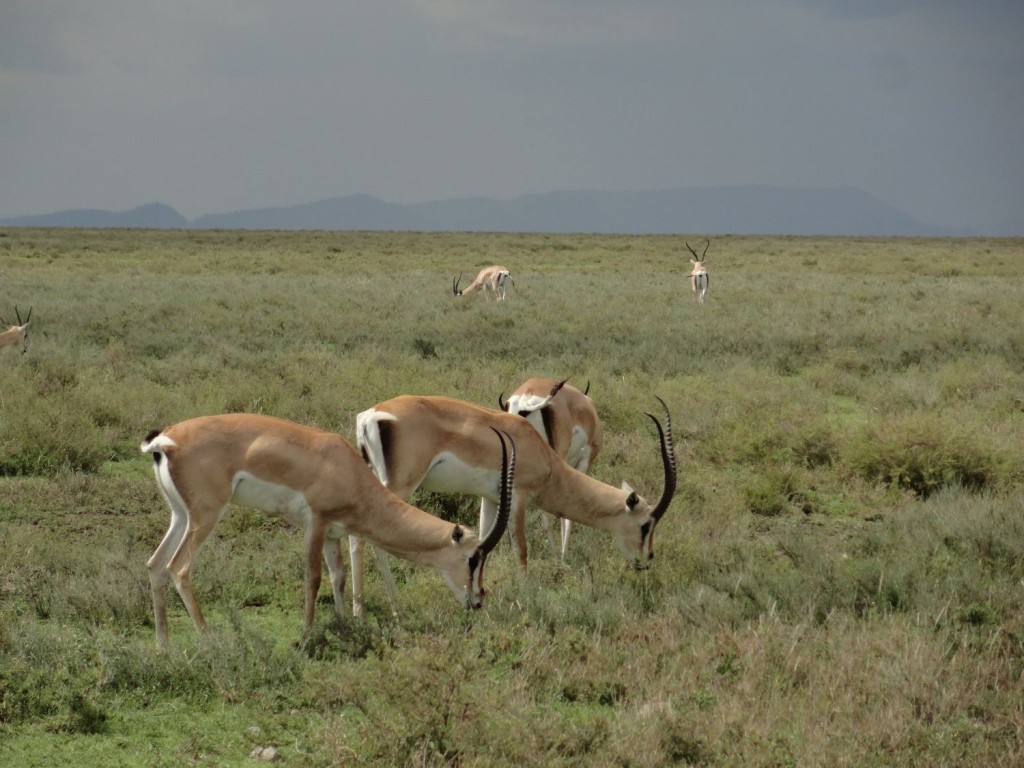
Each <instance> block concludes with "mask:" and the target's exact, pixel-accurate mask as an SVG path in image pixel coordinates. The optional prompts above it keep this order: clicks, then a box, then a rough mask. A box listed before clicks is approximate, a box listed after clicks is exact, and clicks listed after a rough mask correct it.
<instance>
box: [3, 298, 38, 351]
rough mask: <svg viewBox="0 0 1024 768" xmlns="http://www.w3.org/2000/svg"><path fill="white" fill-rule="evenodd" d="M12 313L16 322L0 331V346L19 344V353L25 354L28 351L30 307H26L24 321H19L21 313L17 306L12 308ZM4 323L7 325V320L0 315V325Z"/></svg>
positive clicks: (30, 320) (30, 319)
mask: <svg viewBox="0 0 1024 768" xmlns="http://www.w3.org/2000/svg"><path fill="white" fill-rule="evenodd" d="M14 314H15V315H16V316H17V317H18V324H17V325H12V326H11V327H10V328H8V329H7V330H6V331H4V332H2V333H0V348H3V347H12V346H15V345H17V344H21V354H25V353H26V352H28V324H29V323H30V322H32V307H29V308H28V316H27V317H26V318H25V322H24V323H23V322H21V313H20V312H19V311H18V308H17V307H15V308H14ZM4 325H7V321H5V320H4V319H3V318H2V317H0V326H4Z"/></svg>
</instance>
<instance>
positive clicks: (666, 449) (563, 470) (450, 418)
mask: <svg viewBox="0 0 1024 768" xmlns="http://www.w3.org/2000/svg"><path fill="white" fill-rule="evenodd" d="M658 400H659V402H660V403H661V406H662V408H663V409H664V411H665V426H664V427H662V424H661V422H660V421H658V419H657V418H656V417H655V416H653V415H651V414H649V413H648V414H647V416H648V417H650V419H651V420H652V421H653V422H654V423H655V425H656V427H657V429H658V437H659V441H660V444H661V459H662V464H663V467H664V472H665V486H664V491H663V492H662V495H661V498H660V499H659V500H658V502H657V503H656V504H651V503H650V502H648V501H646V500H645V499H644V498H642V497H641V496H640V495H638V494H637V492H636V491H634V490H633V489H632V488H631V487H630V486H629V484H628V483H625V482H624V483H623V484H622V486H621V487H620V488H616V487H615V486H612V485H606V484H605V483H603V482H601V481H600V480H596V479H594V478H592V477H589V476H588V475H584V474H583V473H582V472H579V471H577V470H575V469H573V468H572V467H570V466H569V465H568V464H567V463H566V462H565V460H564V459H563V458H562V457H561V456H559V455H558V454H557V453H556V452H555V450H554V449H553V448H552V447H551V446H550V445H548V443H547V441H546V440H545V439H544V438H543V437H542V436H541V435H540V433H539V432H538V431H537V430H536V429H535V428H534V427H533V425H532V424H530V423H529V422H527V421H526V420H525V419H524V418H522V417H521V416H518V415H516V414H511V413H503V412H502V411H496V410H492V409H489V408H482V407H481V406H479V405H474V404H473V403H467V402H464V401H462V400H455V399H453V398H450V397H427V396H417V395H402V396H399V397H395V398H392V399H391V400H386V401H384V402H382V403H378V404H377V405H375V406H373V407H372V408H370V409H368V410H365V411H363V412H362V413H360V414H359V415H358V416H356V443H357V445H358V446H359V449H360V450H361V451H362V453H363V458H365V459H366V462H367V463H368V464H369V465H370V466H371V467H373V471H374V473H375V474H376V475H377V477H379V478H380V480H381V482H382V483H384V485H386V486H387V487H388V488H390V489H391V490H392V491H394V493H395V494H397V495H398V496H399V497H401V498H403V499H408V498H410V497H411V496H412V494H413V492H414V491H415V490H416V489H417V488H423V489H424V490H430V491H438V492H442V493H468V494H472V495H474V496H479V497H480V498H481V499H482V501H481V504H480V520H481V524H482V526H483V527H489V526H488V523H489V521H490V520H491V519H492V518H493V516H494V506H495V503H496V500H497V487H498V483H497V480H498V466H499V463H498V455H497V446H495V445H494V444H493V440H489V439H487V436H488V435H490V434H491V431H492V430H495V429H496V430H498V431H500V432H503V433H505V434H507V435H508V436H509V437H510V439H512V440H514V441H515V444H516V456H517V464H516V477H515V484H514V485H513V488H512V512H511V515H510V518H509V530H510V531H511V532H512V534H513V538H514V540H515V543H516V546H517V549H518V554H519V562H520V564H521V565H522V566H523V568H524V569H525V567H526V534H525V530H524V528H525V526H524V518H525V514H526V506H527V504H528V503H531V502H533V503H535V504H536V505H537V506H538V507H540V508H541V509H543V510H544V511H546V512H549V513H550V514H553V515H556V516H560V517H567V518H569V519H570V520H572V521H574V522H577V523H583V524H584V525H589V526H593V527H594V528H600V529H601V530H605V531H608V532H609V533H610V534H611V535H612V536H613V537H614V538H615V540H616V542H617V543H618V545H619V547H620V549H621V550H622V552H623V554H625V556H626V559H627V560H628V561H629V564H630V565H631V566H632V567H633V568H636V569H644V568H647V567H648V565H649V562H650V560H651V559H652V558H653V557H654V529H655V527H656V526H657V524H658V522H659V521H660V520H661V518H662V516H663V515H664V514H665V512H666V510H667V509H668V507H669V504H670V503H671V501H672V497H673V495H674V494H675V488H676V454H675V444H674V442H673V437H672V419H671V416H670V414H669V412H668V406H666V405H665V402H664V401H663V400H661V398H658ZM349 547H350V549H351V556H352V599H353V600H354V601H355V600H356V599H357V598H358V591H357V590H358V585H361V584H362V577H361V575H360V574H361V573H362V568H363V548H362V543H361V542H360V541H358V539H352V538H350V541H349ZM374 550H375V552H376V554H377V560H378V563H379V564H380V569H381V575H382V576H383V577H384V582H385V585H386V587H387V590H388V595H389V597H390V598H391V600H392V605H394V602H395V586H394V579H393V577H392V576H391V571H390V568H389V567H388V564H387V558H386V557H384V556H383V553H382V552H381V550H380V548H379V547H374Z"/></svg>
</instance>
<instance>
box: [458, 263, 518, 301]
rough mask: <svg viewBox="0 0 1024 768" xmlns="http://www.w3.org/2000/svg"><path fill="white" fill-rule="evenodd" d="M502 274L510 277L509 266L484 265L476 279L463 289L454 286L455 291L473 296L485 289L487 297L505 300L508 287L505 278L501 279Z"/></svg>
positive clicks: (460, 294) (461, 294) (459, 294)
mask: <svg viewBox="0 0 1024 768" xmlns="http://www.w3.org/2000/svg"><path fill="white" fill-rule="evenodd" d="M502 275H504V276H505V279H509V277H508V276H509V270H508V267H502V266H500V265H498V264H495V265H494V266H492V267H484V268H483V269H481V270H480V272H479V273H478V274H477V276H476V279H475V280H474V281H473V282H472V283H470V284H469V285H468V286H467V287H466V288H464V289H463V290H461V291H460V290H458V288H457V287H456V288H454V293H455V295H456V296H472V295H473V294H474V293H476V292H477V291H479V290H481V289H483V291H484V293H485V294H486V295H487V298H489V299H490V298H493V299H494V300H495V301H503V300H504V299H505V290H506V289H505V285H504V280H502V279H501V278H502Z"/></svg>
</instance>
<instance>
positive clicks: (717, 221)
mask: <svg viewBox="0 0 1024 768" xmlns="http://www.w3.org/2000/svg"><path fill="white" fill-rule="evenodd" d="M0 226H8V227H122V228H143V229H279V230H280V229H283V230H296V229H321V230H354V229H358V230H395V231H424V232H433V231H442V232H444V231H470V232H474V231H475V232H595V233H623V234H675V233H686V232H699V233H707V234H762V235H865V236H875V235H877V236H886V235H905V236H959V235H972V234H975V233H973V232H970V231H958V230H952V229H948V228H944V227H940V226H936V225H932V224H927V223H924V222H921V221H918V220H916V219H914V218H912V217H911V216H908V215H906V214H904V213H903V212H901V211H900V210H898V209H897V208H894V207H893V206H891V205H888V204H886V203H883V202H881V201H880V200H878V199H877V198H874V197H872V196H871V195H869V194H868V193H866V192H864V191H862V190H859V189H853V188H848V187H840V188H828V189H810V188H790V187H764V186H741V187H691V188H682V189H668V190H659V191H646V192H593V191H583V190H574V191H560V192H546V193H541V194H532V195H523V196H522V197H517V198H515V199H514V200H497V199H492V198H482V197H474V198H462V199H454V200H442V201H438V202H429V203H413V204H399V203H388V202H385V201H383V200H379V199H377V198H375V197H371V196H369V195H349V196H347V197H334V198H330V199H327V200H319V201H317V202H313V203H306V204H304V205H294V206H287V207H280V208H259V209H248V210H241V211H234V212H232V213H218V214H208V215H206V216H200V217H199V218H196V219H192V220H188V219H186V218H185V217H184V216H182V215H181V214H180V213H178V212H177V211H176V210H174V208H171V207H170V206H167V205H163V204H161V203H151V204H149V205H143V206H140V207H138V208H132V209H131V210H129V211H120V212H114V211H102V210H88V209H83V210H71V211H60V212H57V213H47V214H41V215H36V216H16V217H13V218H7V219H0Z"/></svg>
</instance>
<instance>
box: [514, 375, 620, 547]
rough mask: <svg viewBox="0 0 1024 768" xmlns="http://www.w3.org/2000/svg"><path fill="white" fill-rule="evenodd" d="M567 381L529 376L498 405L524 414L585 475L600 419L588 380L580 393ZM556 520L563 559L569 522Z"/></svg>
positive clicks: (597, 448) (599, 436)
mask: <svg viewBox="0 0 1024 768" xmlns="http://www.w3.org/2000/svg"><path fill="white" fill-rule="evenodd" d="M567 381H568V379H562V380H561V381H558V380H556V379H538V378H533V379H528V380H527V381H525V382H523V384H522V385H520V387H519V388H518V389H517V390H516V391H515V392H513V393H512V394H511V395H509V398H508V402H505V403H503V402H502V395H498V405H499V406H501V410H503V411H506V412H508V413H515V414H518V415H520V416H522V417H524V418H525V419H526V420H527V421H529V422H530V423H531V424H532V425H533V426H534V428H535V429H536V430H537V431H538V432H540V434H541V435H542V436H543V437H544V439H545V440H546V441H547V443H548V445H550V446H551V447H552V448H554V449H555V453H557V454H558V455H559V456H561V457H562V458H564V459H565V461H566V463H567V464H568V465H569V466H570V467H572V468H573V469H576V470H579V471H580V472H583V473H584V474H586V473H587V470H588V469H590V465H591V464H593V462H594V461H595V460H596V459H597V455H598V454H599V453H600V452H601V445H602V442H603V439H604V436H603V431H602V429H601V419H599V418H598V416H597V409H596V408H594V403H593V402H592V401H591V399H590V398H589V397H587V393H588V392H589V391H590V385H589V383H588V384H587V388H586V390H585V391H583V392H580V391H579V390H578V389H576V387H574V386H572V385H571V384H567V383H566V382H567ZM559 522H560V523H561V526H560V528H561V534H562V549H561V554H562V559H563V560H564V559H565V556H566V554H567V553H568V551H569V534H570V532H571V530H572V521H571V520H570V519H569V518H567V517H563V518H561V519H560V520H559Z"/></svg>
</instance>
